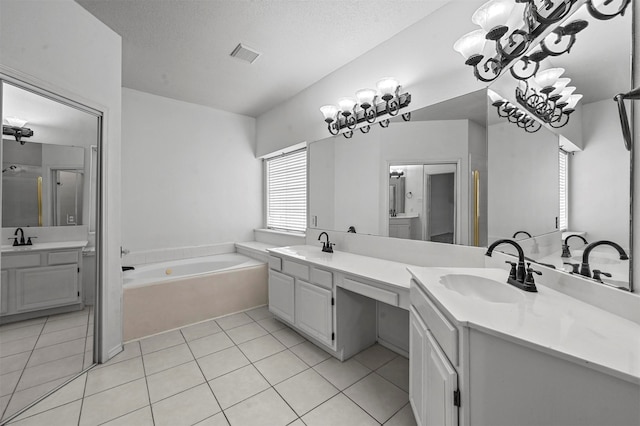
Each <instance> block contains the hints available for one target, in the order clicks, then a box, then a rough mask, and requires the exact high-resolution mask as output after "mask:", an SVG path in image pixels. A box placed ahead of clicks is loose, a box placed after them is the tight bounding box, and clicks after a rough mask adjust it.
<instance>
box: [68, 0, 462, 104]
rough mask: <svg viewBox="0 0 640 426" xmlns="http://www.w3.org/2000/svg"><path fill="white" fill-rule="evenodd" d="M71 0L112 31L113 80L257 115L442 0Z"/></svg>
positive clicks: (399, 29) (441, 3)
mask: <svg viewBox="0 0 640 426" xmlns="http://www.w3.org/2000/svg"><path fill="white" fill-rule="evenodd" d="M76 1H77V2H78V3H79V4H80V5H82V6H83V7H84V8H85V9H87V10H88V11H89V12H90V13H92V14H93V15H95V16H96V17H97V18H98V19H99V20H101V21H102V22H104V23H105V24H106V25H108V26H109V27H110V28H112V29H113V30H114V31H115V32H116V33H118V34H120V35H121V36H122V45H123V65H122V66H123V70H122V84H123V86H125V87H128V88H132V89H136V90H140V91H144V92H148V93H153V94H156V95H160V96H165V97H169V98H173V99H178V100H183V101H186V102H191V103H196V104H201V105H207V106H211V107H214V108H218V109H222V110H225V111H229V112H234V113H238V114H244V115H248V116H253V117H257V116H259V115H260V114H262V113H264V112H266V111H268V110H270V109H271V108H273V107H274V106H276V105H278V104H280V103H281V102H283V101H285V100H286V99H288V98H290V97H292V96H294V95H295V94H297V93H298V92H300V91H301V90H303V89H305V88H306V87H308V86H310V85H312V84H313V83H315V82H316V81H318V80H320V79H321V78H323V77H324V76H326V75H327V74H329V73H331V72H333V71H335V70H336V69H338V68H340V67H342V66H343V65H345V64H347V63H349V62H350V61H352V60H353V59H355V58H356V57H358V56H360V55H361V54H363V53H365V52H366V51H368V50H370V49H372V48H374V47H375V46H377V45H378V44H380V43H382V42H383V41H385V40H387V39H388V38H390V37H392V36H393V35H395V34H397V33H398V32H400V31H402V30H403V29H405V28H407V27H408V26H410V25H412V24H414V23H416V22H417V21H419V20H420V19H422V18H424V17H425V16H427V15H428V14H430V13H431V12H433V11H434V10H436V9H438V8H439V7H441V6H442V5H444V4H445V3H447V2H448V1H449V0H348V1H344V0H343V1H334V0H270V1H268V0H254V1H248V0H135V1H133V0H76ZM240 42H241V43H243V44H245V45H247V46H248V47H250V48H252V49H254V50H257V51H258V52H260V53H261V54H262V55H261V56H260V57H259V58H258V59H257V60H256V61H255V62H254V63H253V64H248V63H246V62H243V61H240V60H238V59H235V58H232V57H230V56H229V54H230V53H231V51H232V50H233V49H234V48H235V47H236V45H237V44H238V43H240Z"/></svg>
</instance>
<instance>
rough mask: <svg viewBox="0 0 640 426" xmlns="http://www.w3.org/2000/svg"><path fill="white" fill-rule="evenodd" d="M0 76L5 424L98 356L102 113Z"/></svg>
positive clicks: (0, 330)
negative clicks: (17, 134) (18, 134)
mask: <svg viewBox="0 0 640 426" xmlns="http://www.w3.org/2000/svg"><path fill="white" fill-rule="evenodd" d="M0 82H1V83H2V87H1V89H2V90H1V93H2V109H1V111H2V118H3V136H2V145H1V149H0V153H1V160H2V178H1V188H2V239H3V240H2V252H1V255H0V256H1V259H0V261H1V266H2V281H1V292H0V306H1V310H0V383H2V386H0V423H4V422H5V421H7V420H9V419H10V418H11V417H13V416H15V415H16V414H17V413H19V412H20V411H21V410H23V409H25V408H26V407H28V406H29V405H31V404H32V403H34V402H35V401H37V400H39V399H40V398H42V397H43V396H45V395H46V394H48V393H50V392H51V391H53V390H54V389H56V388H57V387H59V386H60V385H62V384H63V383H65V382H66V381H68V380H70V379H72V378H74V377H75V376H77V375H78V374H80V373H81V372H82V371H83V370H85V369H86V368H88V367H89V366H91V365H92V364H93V362H94V361H93V360H94V356H93V353H94V351H93V349H94V338H93V336H94V329H95V323H96V322H95V321H94V312H95V311H94V305H95V303H96V300H95V297H96V294H97V292H96V288H97V281H98V280H97V272H96V271H97V259H98V258H99V256H98V254H97V252H96V251H97V244H96V232H95V231H96V228H95V227H96V223H98V219H97V212H98V209H97V200H98V199H99V196H98V195H99V194H98V189H99V182H98V176H99V174H98V164H99V159H98V152H99V146H100V120H101V115H100V113H99V112H96V111H93V110H90V109H89V108H84V107H83V106H81V105H78V104H74V103H73V102H71V101H66V100H65V99H62V98H58V97H57V96H55V95H53V94H49V93H45V92H40V91H38V90H36V89H35V88H31V87H27V86H26V85H25V86H22V84H21V83H19V82H16V81H13V80H11V81H9V80H7V81H4V80H0ZM25 121H26V123H25ZM17 128H21V129H22V128H24V129H30V130H31V131H33V134H32V135H30V136H27V135H29V133H30V132H29V131H22V134H23V135H22V137H20V138H19V140H18V138H16V137H15V134H12V133H15V130H16V129H17ZM23 236H24V239H23ZM27 243H30V244H27Z"/></svg>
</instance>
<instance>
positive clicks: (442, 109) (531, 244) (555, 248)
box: [308, 11, 631, 287]
mask: <svg viewBox="0 0 640 426" xmlns="http://www.w3.org/2000/svg"><path fill="white" fill-rule="evenodd" d="M578 18H579V19H584V20H586V21H588V22H589V26H588V27H587V28H586V29H585V30H584V31H582V32H581V33H580V34H579V35H578V37H577V40H576V43H575V45H574V46H573V47H572V50H571V52H570V53H569V54H565V55H562V56H559V57H552V58H550V59H547V60H545V61H543V63H542V68H543V69H545V68H551V67H562V68H564V69H565V74H564V75H563V76H566V77H569V78H571V79H572V81H571V85H573V86H576V93H581V94H583V95H584V98H583V99H582V100H581V101H580V103H579V104H578V108H577V110H576V112H575V113H574V114H573V115H572V117H571V119H570V122H569V124H568V125H567V126H565V127H563V128H560V129H549V128H546V127H543V128H542V129H541V130H540V131H538V132H536V133H531V134H530V133H526V132H524V131H523V130H522V129H520V128H518V127H516V126H515V125H514V124H511V123H509V122H507V121H506V120H505V119H504V118H501V117H498V116H497V113H496V108H495V107H493V106H492V105H491V101H490V100H489V98H488V96H487V91H479V92H476V93H471V94H468V95H464V96H461V97H459V98H455V99H450V100H448V101H444V102H441V103H439V104H435V105H431V106H427V107H425V108H422V109H419V110H415V111H412V118H411V122H402V121H399V120H392V122H391V125H390V126H389V128H386V129H380V128H377V126H376V127H374V128H372V130H371V132H370V133H369V134H365V135H361V134H359V132H355V133H354V136H353V138H352V139H349V140H347V139H345V138H343V137H341V136H337V137H330V138H327V139H323V140H320V141H316V142H313V143H311V144H309V204H308V206H309V216H310V217H309V222H308V223H311V224H314V226H313V227H314V228H319V229H323V230H330V231H339V232H345V231H346V230H347V229H348V228H349V226H355V228H356V229H357V232H358V233H364V234H372V235H379V236H388V237H396V238H399V237H400V238H412V239H425V238H424V235H425V234H424V232H422V233H414V228H415V227H417V228H423V224H422V223H420V224H418V225H415V226H412V225H413V223H412V222H409V225H404V226H405V227H407V226H408V229H406V228H405V229H401V230H398V228H397V227H395V226H394V223H393V220H398V219H394V218H393V210H394V208H395V210H396V217H401V216H402V215H403V214H409V215H411V214H413V215H415V217H414V218H411V219H410V220H412V221H416V219H418V220H422V219H424V209H422V208H418V207H413V208H414V211H413V212H411V211H409V210H410V208H411V207H410V206H409V201H410V200H413V201H417V200H420V203H419V204H418V203H416V204H415V205H423V204H425V203H424V182H425V180H424V176H423V177H422V179H419V180H418V182H419V185H422V189H419V190H418V191H414V190H413V189H409V186H410V185H411V181H410V177H409V170H410V169H409V168H408V167H414V166H420V165H423V164H429V163H446V162H452V163H455V164H456V165H457V166H458V177H459V178H458V179H457V182H456V185H455V186H456V191H457V193H456V195H455V197H454V199H455V206H456V207H455V210H454V211H455V221H454V224H455V230H456V237H455V239H454V242H455V243H456V244H465V245H479V246H487V245H488V244H489V243H491V242H493V241H495V240H496V239H499V238H509V239H516V240H518V242H519V243H520V244H521V245H522V246H523V248H524V249H525V255H526V256H527V257H528V258H529V259H531V260H532V261H537V262H539V263H540V264H539V265H536V266H535V267H536V268H545V267H549V266H543V265H541V264H546V265H552V266H553V267H555V268H556V269H558V270H566V271H567V273H569V271H571V270H572V269H573V268H574V267H573V266H570V265H565V264H564V263H565V262H567V263H573V264H576V263H580V262H581V260H582V253H583V250H584V248H585V244H584V243H583V242H582V241H581V240H580V239H579V238H578V237H574V238H571V239H570V240H569V245H570V249H571V256H570V257H569V258H562V257H561V252H562V250H561V246H562V243H563V242H564V238H566V237H567V236H569V235H572V234H578V235H581V236H584V238H585V239H586V240H587V241H589V242H590V243H591V242H594V241H599V240H612V241H615V242H617V243H619V244H620V245H621V246H622V247H623V248H624V249H625V251H626V252H627V253H628V252H629V250H628V249H629V245H630V241H629V235H630V228H629V224H630V220H629V208H628V206H629V201H630V199H629V197H630V190H629V188H630V186H629V185H630V172H629V170H630V155H629V152H628V151H627V150H626V149H625V147H624V144H623V139H622V132H621V130H620V123H619V119H618V114H617V107H616V104H615V102H613V96H614V95H615V94H617V93H621V92H626V91H628V90H629V89H630V88H631V87H630V86H631V77H630V59H631V56H630V54H629V53H630V51H631V14H630V13H629V14H626V16H623V17H617V18H616V19H614V20H612V21H598V20H595V19H593V18H591V17H590V16H589V15H588V13H586V12H585V11H579V12H578V14H577V15H574V17H573V18H572V19H578ZM612 40H615V42H613V41H612ZM594 58H597V59H594ZM595 62H598V64H600V63H601V64H602V66H598V64H596V63H595ZM600 68H602V70H600ZM516 84H517V81H516V80H515V79H513V78H512V77H511V76H510V75H509V73H508V72H507V73H505V75H503V76H501V77H500V78H499V79H498V80H496V81H495V82H494V83H493V84H491V85H490V86H489V87H488V89H489V90H492V91H494V92H497V93H499V94H500V95H501V96H504V97H509V96H511V97H512V98H513V97H514V95H513V93H514V90H515V87H516ZM509 91H510V93H509ZM514 101H515V99H514ZM436 126H440V133H439V130H438V129H437V128H436ZM476 133H482V135H483V136H482V137H477V138H476V139H477V140H479V141H480V142H474V135H475V134H476ZM483 139H485V143H484V144H483V143H482V141H483ZM560 149H562V150H563V151H566V152H568V154H565V155H566V158H567V163H568V168H567V169H566V170H567V171H566V174H567V178H568V186H567V187H566V197H565V198H564V199H563V200H561V199H560V194H559V190H560V189H559V183H560V180H559V179H560V170H559V157H560V155H561V151H560ZM394 171H396V172H397V173H400V172H404V173H405V174H404V176H403V177H404V179H403V180H404V182H403V183H404V187H405V190H404V191H405V192H404V200H403V201H404V206H403V207H400V206H401V205H402V203H399V202H398V200H399V198H400V196H401V194H399V190H398V189H397V188H398V187H397V186H396V188H395V189H391V186H390V182H391V181H392V180H393V179H394V178H393V177H390V174H393V173H394ZM474 171H478V172H479V182H477V186H476V184H475V183H474V181H473V177H472V172H474ZM475 188H478V191H477V193H476V191H475ZM409 193H410V195H409ZM408 195H409V196H410V197H411V198H408V197H407V196H408ZM476 196H477V199H476ZM401 208H402V209H403V211H400V209H401ZM561 208H562V210H563V211H564V212H565V215H566V216H565V218H566V220H564V221H561V215H560V211H561ZM476 213H477V214H476ZM474 219H477V225H476V224H475V223H474ZM405 222H408V221H407V220H406V219H405ZM474 225H475V226H474ZM394 228H395V229H394ZM477 228H479V229H477ZM476 230H477V231H478V242H477V244H474V243H476V241H475V238H474V234H475V233H476ZM520 231H522V232H520ZM514 235H515V237H514ZM528 235H531V237H528ZM499 249H500V250H502V249H504V251H505V252H508V251H509V248H508V247H505V246H500V247H499ZM590 257H591V259H590V260H591V261H592V262H593V266H594V267H596V269H600V270H602V271H604V272H608V273H611V275H612V277H606V276H604V275H603V276H602V278H603V281H604V282H605V283H607V282H608V283H609V284H612V285H615V286H619V287H626V286H628V283H629V265H630V262H631V261H629V260H620V259H619V258H618V257H617V252H616V251H615V250H613V249H612V247H608V246H599V247H596V248H595V249H594V250H593V252H592V254H591V256H590ZM592 269H593V268H592Z"/></svg>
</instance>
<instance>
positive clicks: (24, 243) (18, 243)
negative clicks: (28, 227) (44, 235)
mask: <svg viewBox="0 0 640 426" xmlns="http://www.w3.org/2000/svg"><path fill="white" fill-rule="evenodd" d="M18 232H19V233H20V239H18ZM13 235H14V236H13V237H12V238H13V246H14V247H17V246H30V245H33V243H32V242H31V238H32V237H29V238H27V241H25V240H24V230H23V229H22V228H17V229H16V232H14V233H13ZM33 238H35V237H33ZM9 239H11V238H9Z"/></svg>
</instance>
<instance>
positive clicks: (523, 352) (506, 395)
mask: <svg viewBox="0 0 640 426" xmlns="http://www.w3.org/2000/svg"><path fill="white" fill-rule="evenodd" d="M478 250H481V249H478ZM268 252H269V309H270V311H271V312H272V313H274V314H275V315H276V316H277V317H278V318H279V319H281V320H283V321H285V322H286V323H288V324H289V325H291V326H292V327H293V328H295V329H296V330H297V331H299V332H300V333H301V334H303V335H305V336H306V337H307V338H309V339H310V340H312V341H313V342H315V343H316V344H317V345H318V346H320V347H322V348H324V349H325V350H326V351H327V352H329V353H331V354H332V355H333V356H335V357H336V358H338V359H340V360H346V359H348V358H349V357H351V356H353V355H355V354H356V353H358V352H360V351H361V350H363V349H365V348H367V347H369V346H370V345H372V344H374V343H375V342H376V341H380V342H381V343H383V342H382V341H381V339H380V336H379V335H380V330H381V329H383V328H384V327H385V325H384V324H383V323H382V322H383V321H384V316H380V315H378V312H379V311H380V310H381V309H385V308H386V307H388V306H393V307H395V309H400V310H403V311H405V312H406V311H408V314H409V315H408V324H407V323H406V322H404V323H403V324H399V327H400V328H408V329H409V332H408V333H407V335H408V336H409V338H408V342H402V338H401V339H400V341H398V342H396V343H395V344H389V342H388V341H385V343H383V344H385V346H388V347H389V348H390V349H392V350H395V351H396V352H398V353H400V354H402V355H405V356H407V355H408V357H409V366H410V390H409V399H410V402H411V406H412V409H413V413H414V416H415V418H416V422H417V423H418V424H419V425H428V424H429V425H431V424H434V425H458V424H460V425H472V424H474V425H475V424H479V425H525V424H536V425H543V424H549V425H554V424H555V425H558V424H563V425H569V424H607V425H614V424H621V425H630V424H637V422H638V420H639V419H640V409H639V408H638V404H637V402H638V400H640V324H638V323H636V322H633V321H631V320H628V319H625V318H623V317H621V316H618V315H615V314H613V313H610V312H608V311H605V310H603V309H601V308H598V307H596V306H594V305H591V304H588V303H586V302H584V301H581V300H579V299H578V298H574V297H570V296H569V295H567V294H564V293H563V292H560V291H557V290H555V289H553V288H551V287H548V286H545V285H544V283H545V277H544V276H542V277H536V278H537V281H539V283H538V285H537V287H538V291H537V292H535V293H530V292H525V291H522V290H520V289H518V288H516V287H514V286H511V285H509V284H507V283H506V281H507V278H508V275H509V271H508V270H507V269H499V268H493V267H489V266H491V265H494V264H495V262H492V261H491V260H490V258H488V257H486V259H487V261H486V262H485V264H486V265H485V266H487V267H484V268H483V267H425V266H414V265H408V264H404V263H401V262H397V261H390V260H383V259H379V258H375V257H369V256H363V255H359V254H353V253H349V252H345V251H336V252H333V253H325V252H323V251H322V250H321V248H320V247H318V246H312V245H299V246H289V247H281V248H271V249H268ZM501 255H502V254H501ZM393 318H396V319H397V318H398V317H393ZM399 334H400V335H402V333H399ZM405 348H408V351H406V352H405Z"/></svg>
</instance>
